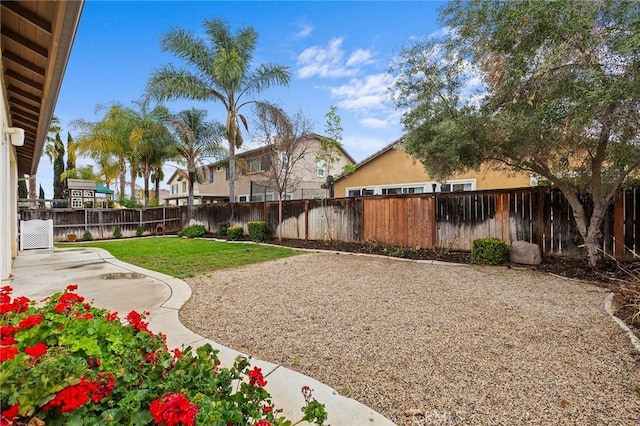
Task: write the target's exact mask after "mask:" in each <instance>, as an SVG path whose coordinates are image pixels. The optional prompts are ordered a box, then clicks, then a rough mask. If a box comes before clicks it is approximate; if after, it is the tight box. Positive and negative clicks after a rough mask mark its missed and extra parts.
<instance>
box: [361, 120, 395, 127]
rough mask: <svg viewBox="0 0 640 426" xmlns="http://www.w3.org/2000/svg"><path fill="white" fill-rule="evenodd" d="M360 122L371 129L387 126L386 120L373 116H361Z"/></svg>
mask: <svg viewBox="0 0 640 426" xmlns="http://www.w3.org/2000/svg"><path fill="white" fill-rule="evenodd" d="M360 124H362V125H363V126H364V127H369V128H371V129H384V128H385V127H387V126H389V122H388V121H387V120H381V119H379V118H374V117H367V118H363V119H362V120H360Z"/></svg>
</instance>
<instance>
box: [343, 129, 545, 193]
mask: <svg viewBox="0 0 640 426" xmlns="http://www.w3.org/2000/svg"><path fill="white" fill-rule="evenodd" d="M401 143H402V139H399V140H397V141H395V142H393V143H391V144H389V145H387V146H385V147H384V148H382V149H381V150H379V151H378V152H376V153H374V154H372V155H371V156H369V157H367V158H365V159H364V160H363V161H361V162H360V163H358V164H357V165H356V170H355V172H353V173H352V174H350V175H348V176H343V177H340V178H338V179H337V180H336V183H335V196H336V197H355V196H360V195H387V194H389V195H390V194H419V193H429V192H451V191H476V190H482V189H502V188H521V187H526V186H531V185H532V184H533V183H534V182H535V180H534V179H532V178H531V176H530V175H528V174H524V173H513V172H510V171H507V170H504V171H500V170H494V169H492V168H490V167H483V168H482V169H481V170H480V171H470V172H468V173H464V174H459V175H455V176H452V177H451V178H449V179H447V180H446V181H437V180H435V179H432V178H431V177H430V176H429V175H428V174H427V172H426V171H425V169H424V166H423V165H422V163H420V161H418V160H417V159H415V158H414V157H412V156H410V155H409V154H407V153H406V152H405V151H403V150H402V149H401Z"/></svg>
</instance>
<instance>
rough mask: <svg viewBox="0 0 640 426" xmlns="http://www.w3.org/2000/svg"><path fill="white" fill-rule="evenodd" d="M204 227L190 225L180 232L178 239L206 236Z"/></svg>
mask: <svg viewBox="0 0 640 426" xmlns="http://www.w3.org/2000/svg"><path fill="white" fill-rule="evenodd" d="M205 232H206V231H205V229H204V225H189V226H187V227H186V228H184V229H182V230H180V231H179V232H178V237H187V238H197V237H202V236H203V235H204V234H205Z"/></svg>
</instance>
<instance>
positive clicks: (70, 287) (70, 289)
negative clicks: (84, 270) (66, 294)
mask: <svg viewBox="0 0 640 426" xmlns="http://www.w3.org/2000/svg"><path fill="white" fill-rule="evenodd" d="M77 289H78V285H77V284H69V285H68V286H67V290H69V291H75V290H77Z"/></svg>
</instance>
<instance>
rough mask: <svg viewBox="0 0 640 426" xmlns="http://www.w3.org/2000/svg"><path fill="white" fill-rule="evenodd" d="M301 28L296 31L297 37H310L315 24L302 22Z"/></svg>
mask: <svg viewBox="0 0 640 426" xmlns="http://www.w3.org/2000/svg"><path fill="white" fill-rule="evenodd" d="M300 27H301V28H300V29H299V30H298V32H297V33H295V37H296V38H305V37H308V36H309V35H310V34H311V33H312V32H313V26H312V25H309V24H301V25H300Z"/></svg>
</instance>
